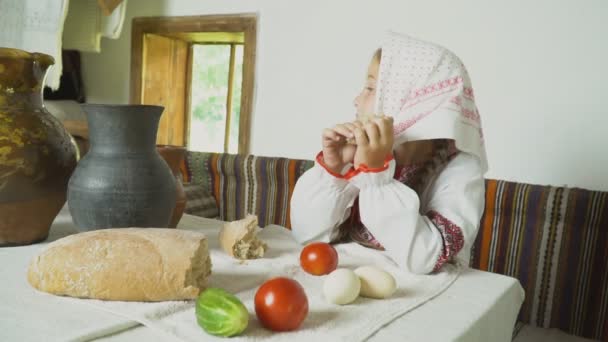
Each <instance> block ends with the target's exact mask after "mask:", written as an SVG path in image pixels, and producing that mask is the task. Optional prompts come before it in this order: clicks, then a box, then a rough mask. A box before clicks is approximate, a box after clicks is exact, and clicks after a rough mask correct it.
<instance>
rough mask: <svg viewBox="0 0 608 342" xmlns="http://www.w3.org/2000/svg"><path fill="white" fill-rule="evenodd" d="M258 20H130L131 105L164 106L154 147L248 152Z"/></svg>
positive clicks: (236, 17) (244, 17) (249, 17)
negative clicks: (156, 145)
mask: <svg viewBox="0 0 608 342" xmlns="http://www.w3.org/2000/svg"><path fill="white" fill-rule="evenodd" d="M255 37H256V17H255V16H254V15H230V16H198V17H171V18H168V17H161V18H135V19H134V21H133V31H132V55H131V102H132V103H141V104H158V105H162V106H164V107H165V112H164V114H163V116H162V118H161V122H160V124H159V131H158V137H157V142H158V143H159V144H170V145H181V146H187V147H188V148H189V149H190V150H194V151H205V152H228V153H241V154H247V153H249V136H250V116H251V108H252V99H253V77H254V65H255V43H256V40H255Z"/></svg>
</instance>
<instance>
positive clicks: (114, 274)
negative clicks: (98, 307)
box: [27, 228, 211, 301]
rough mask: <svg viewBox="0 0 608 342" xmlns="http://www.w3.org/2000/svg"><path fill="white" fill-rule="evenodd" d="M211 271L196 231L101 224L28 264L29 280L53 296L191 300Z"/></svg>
mask: <svg viewBox="0 0 608 342" xmlns="http://www.w3.org/2000/svg"><path fill="white" fill-rule="evenodd" d="M210 274H211V260H210V257H209V250H208V247H207V238H206V237H205V235H204V234H202V233H197V232H191V231H184V230H176V229H162V228H120V229H103V230H96V231H90V232H85V233H80V234H75V235H71V236H68V237H65V238H62V239H60V240H57V241H55V242H52V243H50V244H49V245H48V247H47V248H46V249H45V250H44V251H43V252H42V253H41V254H40V255H39V256H37V257H35V258H34V259H33V260H32V262H31V263H30V266H29V270H28V274H27V277H28V281H29V283H30V284H31V285H32V286H33V287H35V288H37V289H38V290H41V291H44V292H48V293H52V294H55V295H65V296H70V297H79V298H95V299H103V300H121V301H166V300H184V299H194V298H196V297H197V296H198V294H199V293H200V292H201V291H202V290H203V289H204V288H205V286H206V283H207V277H208V276H209V275H210Z"/></svg>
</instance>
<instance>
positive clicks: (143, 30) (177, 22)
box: [130, 13, 257, 154]
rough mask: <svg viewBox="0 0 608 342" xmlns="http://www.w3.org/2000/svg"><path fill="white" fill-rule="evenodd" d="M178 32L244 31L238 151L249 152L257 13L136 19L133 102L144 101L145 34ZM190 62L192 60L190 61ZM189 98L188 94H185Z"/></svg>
mask: <svg viewBox="0 0 608 342" xmlns="http://www.w3.org/2000/svg"><path fill="white" fill-rule="evenodd" d="M176 32H244V35H245V47H244V50H243V80H242V82H243V83H242V93H241V112H240V119H239V142H238V153H239V154H248V153H249V152H250V151H249V146H250V141H249V138H250V136H251V134H250V132H251V115H252V111H253V98H254V76H255V57H256V40H257V15H256V14H251V13H247V14H234V15H203V16H182V17H140V18H133V25H132V29H131V76H130V78H131V80H130V102H131V103H132V104H141V101H142V66H143V53H144V36H145V35H146V34H157V35H161V36H163V35H164V36H171V34H172V33H176ZM189 55H190V54H189ZM187 62H188V63H191V61H190V60H189V61H187ZM188 78H190V77H188ZM186 98H189V97H188V96H186ZM188 102H189V101H188ZM189 107H190V104H189V103H187V104H186V110H187V111H188V112H189ZM188 117H189V115H186V118H188ZM185 124H186V125H185V126H186V127H187V128H186V129H189V126H190V125H189V122H186V123H185ZM185 133H187V132H185Z"/></svg>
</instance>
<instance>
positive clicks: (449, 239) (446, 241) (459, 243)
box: [426, 210, 464, 272]
mask: <svg viewBox="0 0 608 342" xmlns="http://www.w3.org/2000/svg"><path fill="white" fill-rule="evenodd" d="M426 216H428V218H429V219H431V222H433V224H434V225H435V227H437V229H438V230H439V233H441V238H442V239H443V250H442V252H441V253H440V254H439V258H438V259H437V262H436V263H435V267H434V268H433V272H435V271H438V270H439V269H440V268H441V266H443V265H444V264H445V263H446V262H448V261H450V260H452V259H453V258H454V257H455V256H456V254H458V252H460V250H461V249H462V247H463V246H464V235H463V234H462V229H460V227H458V226H457V225H456V224H454V223H453V222H452V221H450V220H448V219H447V218H445V217H444V216H443V215H441V214H439V213H438V212H436V211H433V210H431V211H429V212H428V213H427V215H426Z"/></svg>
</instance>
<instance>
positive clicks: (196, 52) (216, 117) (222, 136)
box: [188, 43, 243, 153]
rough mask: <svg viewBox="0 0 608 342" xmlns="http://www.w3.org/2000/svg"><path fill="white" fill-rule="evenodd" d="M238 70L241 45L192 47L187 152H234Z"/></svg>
mask: <svg viewBox="0 0 608 342" xmlns="http://www.w3.org/2000/svg"><path fill="white" fill-rule="evenodd" d="M242 70H243V44H241V43H216V44H197V45H194V46H193V51H192V84H191V90H190V134H189V139H188V148H189V149H190V150H193V151H212V152H229V153H237V152H238V137H239V117H240V111H241V89H242V75H243V71H242Z"/></svg>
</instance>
